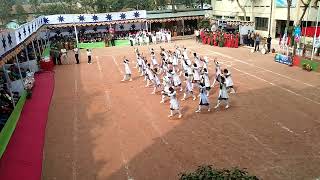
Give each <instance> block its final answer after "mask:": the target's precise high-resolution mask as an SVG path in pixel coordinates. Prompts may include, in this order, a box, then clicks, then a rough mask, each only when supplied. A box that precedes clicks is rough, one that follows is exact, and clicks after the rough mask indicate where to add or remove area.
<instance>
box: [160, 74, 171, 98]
mask: <svg viewBox="0 0 320 180" xmlns="http://www.w3.org/2000/svg"><path fill="white" fill-rule="evenodd" d="M162 84H163V90H162V92H161V94H162V96H161V101H160V103H164V102H165V100H166V94H168V93H169V88H170V87H171V81H170V78H169V77H167V76H163V79H162Z"/></svg>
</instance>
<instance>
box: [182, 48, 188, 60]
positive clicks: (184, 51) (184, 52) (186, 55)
mask: <svg viewBox="0 0 320 180" xmlns="http://www.w3.org/2000/svg"><path fill="white" fill-rule="evenodd" d="M182 55H183V56H184V58H185V59H189V56H188V50H187V48H184V49H183V53H182Z"/></svg>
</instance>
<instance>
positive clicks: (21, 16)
mask: <svg viewBox="0 0 320 180" xmlns="http://www.w3.org/2000/svg"><path fill="white" fill-rule="evenodd" d="M16 12H17V13H16V17H17V20H18V23H19V24H23V23H25V22H27V19H28V14H27V11H26V10H24V8H23V6H22V5H21V4H17V5H16Z"/></svg>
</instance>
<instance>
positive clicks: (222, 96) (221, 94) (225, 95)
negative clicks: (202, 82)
mask: <svg viewBox="0 0 320 180" xmlns="http://www.w3.org/2000/svg"><path fill="white" fill-rule="evenodd" d="M228 98H229V96H228V92H227V87H226V84H225V83H220V91H219V96H218V99H219V100H227V99H228Z"/></svg>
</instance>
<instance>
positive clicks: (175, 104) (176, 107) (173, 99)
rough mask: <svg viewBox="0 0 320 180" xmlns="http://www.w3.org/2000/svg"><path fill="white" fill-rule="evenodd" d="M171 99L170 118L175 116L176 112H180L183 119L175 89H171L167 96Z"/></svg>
mask: <svg viewBox="0 0 320 180" xmlns="http://www.w3.org/2000/svg"><path fill="white" fill-rule="evenodd" d="M166 95H167V96H169V97H170V114H169V116H168V117H172V116H173V115H174V114H173V113H174V111H176V112H178V114H179V116H178V117H179V118H181V117H182V114H181V111H180V105H179V102H178V99H177V92H176V91H175V90H174V89H173V87H170V88H169V93H168V94H166Z"/></svg>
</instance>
